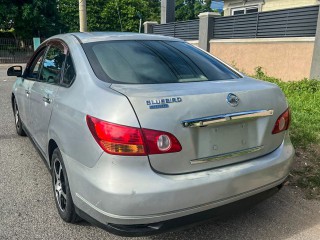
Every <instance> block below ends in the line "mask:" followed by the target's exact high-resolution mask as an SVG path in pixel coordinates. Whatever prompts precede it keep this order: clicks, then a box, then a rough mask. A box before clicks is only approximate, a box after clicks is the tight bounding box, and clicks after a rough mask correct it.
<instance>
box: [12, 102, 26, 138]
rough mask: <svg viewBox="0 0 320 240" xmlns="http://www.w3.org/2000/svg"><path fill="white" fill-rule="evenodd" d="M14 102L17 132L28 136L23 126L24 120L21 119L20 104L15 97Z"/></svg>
mask: <svg viewBox="0 0 320 240" xmlns="http://www.w3.org/2000/svg"><path fill="white" fill-rule="evenodd" d="M13 104H14V105H13V111H14V122H15V125H16V130H17V133H18V135H20V136H26V133H25V131H24V130H23V128H22V122H21V119H20V113H19V109H18V105H17V102H16V100H15V99H14V100H13Z"/></svg>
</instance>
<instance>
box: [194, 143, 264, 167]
mask: <svg viewBox="0 0 320 240" xmlns="http://www.w3.org/2000/svg"><path fill="white" fill-rule="evenodd" d="M263 148H264V146H263V145H262V146H258V147H253V148H248V149H245V150H240V151H236V152H231V153H225V154H220V155H215V156H211V157H206V158H199V159H194V160H190V163H191V164H192V165H193V164H199V163H207V162H211V161H215V160H222V159H227V158H234V157H240V156H243V155H246V154H249V153H254V152H258V151H260V150H262V149H263Z"/></svg>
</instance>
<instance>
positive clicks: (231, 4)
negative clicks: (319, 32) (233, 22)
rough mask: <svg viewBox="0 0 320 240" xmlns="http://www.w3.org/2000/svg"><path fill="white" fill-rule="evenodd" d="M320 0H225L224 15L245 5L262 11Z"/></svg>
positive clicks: (316, 2) (309, 3) (306, 4)
mask: <svg viewBox="0 0 320 240" xmlns="http://www.w3.org/2000/svg"><path fill="white" fill-rule="evenodd" d="M319 3H320V1H319V0H246V1H245V0H224V15H225V16H229V15H231V9H233V8H237V7H244V6H258V9H259V11H260V12H264V11H272V10H280V9H286V8H296V7H304V6H311V5H316V4H319Z"/></svg>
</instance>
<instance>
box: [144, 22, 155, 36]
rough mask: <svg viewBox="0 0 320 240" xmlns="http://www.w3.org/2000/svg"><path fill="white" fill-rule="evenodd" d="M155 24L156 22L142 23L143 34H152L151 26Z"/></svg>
mask: <svg viewBox="0 0 320 240" xmlns="http://www.w3.org/2000/svg"><path fill="white" fill-rule="evenodd" d="M157 24H158V23H157V22H144V23H143V26H144V33H153V26H154V25H157Z"/></svg>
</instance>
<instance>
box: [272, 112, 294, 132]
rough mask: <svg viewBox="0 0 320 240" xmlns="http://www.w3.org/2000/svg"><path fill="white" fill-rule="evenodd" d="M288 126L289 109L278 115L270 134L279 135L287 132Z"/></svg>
mask: <svg viewBox="0 0 320 240" xmlns="http://www.w3.org/2000/svg"><path fill="white" fill-rule="evenodd" d="M289 125H290V109H289V108H288V109H287V110H286V111H285V112H284V113H282V114H281V115H280V117H279V118H278V119H277V121H276V124H275V125H274V128H273V131H272V134H276V133H280V132H283V131H285V130H288V128H289Z"/></svg>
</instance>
